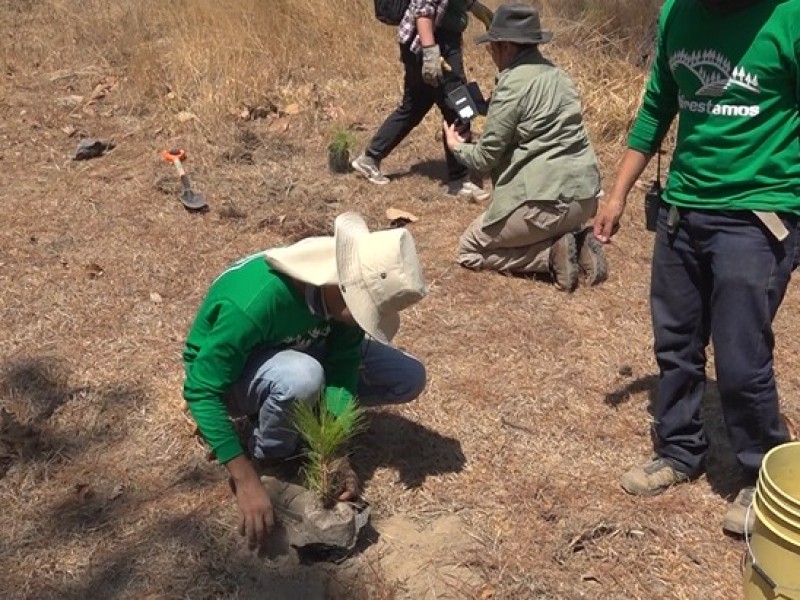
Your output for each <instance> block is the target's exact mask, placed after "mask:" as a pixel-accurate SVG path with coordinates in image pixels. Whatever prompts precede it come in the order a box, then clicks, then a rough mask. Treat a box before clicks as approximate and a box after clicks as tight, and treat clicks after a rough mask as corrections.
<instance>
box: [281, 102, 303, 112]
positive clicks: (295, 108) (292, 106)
mask: <svg viewBox="0 0 800 600" xmlns="http://www.w3.org/2000/svg"><path fill="white" fill-rule="evenodd" d="M282 112H283V114H285V115H298V114H300V105H299V104H297V102H292V103H291V104H287V105H286V106H285V107H284V108H283V111H282Z"/></svg>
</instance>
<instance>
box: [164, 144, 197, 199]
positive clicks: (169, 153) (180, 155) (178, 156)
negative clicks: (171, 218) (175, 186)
mask: <svg viewBox="0 0 800 600" xmlns="http://www.w3.org/2000/svg"><path fill="white" fill-rule="evenodd" d="M161 156H162V157H163V158H164V160H166V161H167V162H170V163H172V164H173V165H175V170H176V171H178V176H179V177H180V178H181V185H182V186H183V190H182V191H181V204H183V206H184V207H185V208H186V210H191V211H203V210H208V204H206V201H205V199H204V198H203V197H202V196H201V195H200V194H196V193H195V192H194V191H193V190H192V185H191V183H189V176H188V175H187V174H186V169H184V168H183V161H184V160H186V151H185V150H176V149H172V150H164V151H163V152H162V153H161Z"/></svg>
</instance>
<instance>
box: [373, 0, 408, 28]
mask: <svg viewBox="0 0 800 600" xmlns="http://www.w3.org/2000/svg"><path fill="white" fill-rule="evenodd" d="M409 4H411V0H375V18H376V19H378V21H380V22H381V23H386V24H387V25H394V26H397V25H400V21H402V20H403V16H405V14H406V11H407V10H408V5H409Z"/></svg>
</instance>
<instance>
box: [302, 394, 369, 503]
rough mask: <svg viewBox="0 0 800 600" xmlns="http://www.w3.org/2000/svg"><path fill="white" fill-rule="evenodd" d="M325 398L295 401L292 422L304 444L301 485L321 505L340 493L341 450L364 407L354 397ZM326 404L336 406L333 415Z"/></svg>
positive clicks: (360, 422)
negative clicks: (302, 481) (313, 494)
mask: <svg viewBox="0 0 800 600" xmlns="http://www.w3.org/2000/svg"><path fill="white" fill-rule="evenodd" d="M338 394H339V395H340V397H339V398H334V399H331V398H325V397H324V396H322V395H320V397H319V398H317V399H316V401H314V402H298V403H296V404H295V408H294V425H295V428H296V429H297V432H298V433H299V434H300V437H302V438H303V440H304V441H305V443H306V459H307V460H306V465H305V466H304V467H303V480H304V485H305V487H306V488H307V489H309V490H310V491H312V492H314V493H316V494H317V495H318V496H319V499H320V501H321V503H322V506H323V507H325V508H330V507H332V506H333V505H334V504H336V500H337V495H338V494H339V493H341V492H340V489H339V488H340V487H341V486H340V482H339V481H338V477H337V474H338V470H339V467H340V465H341V461H342V453H343V451H344V449H345V448H346V446H347V445H348V443H349V442H350V441H351V440H352V439H353V437H354V436H355V435H356V434H358V433H359V432H360V431H362V430H363V428H364V425H365V423H364V409H362V408H360V407H359V406H358V402H357V401H356V399H355V398H350V397H347V398H346V399H344V397H343V396H342V394H343V392H342V391H339V392H338ZM329 404H330V405H333V406H336V407H337V409H338V410H337V412H338V414H334V413H333V412H332V411H331V409H330V406H329Z"/></svg>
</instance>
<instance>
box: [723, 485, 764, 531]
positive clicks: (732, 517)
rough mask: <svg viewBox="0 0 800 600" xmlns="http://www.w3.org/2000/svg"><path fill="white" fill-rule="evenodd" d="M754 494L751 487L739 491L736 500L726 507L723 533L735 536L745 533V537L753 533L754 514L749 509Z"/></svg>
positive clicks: (753, 489)
mask: <svg viewBox="0 0 800 600" xmlns="http://www.w3.org/2000/svg"><path fill="white" fill-rule="evenodd" d="M754 492H755V488H754V487H753V486H749V487H745V488H742V489H741V491H740V492H739V494H738V495H737V496H736V500H734V501H733V502H731V503H730V505H729V506H728V510H727V512H726V513H725V518H724V519H723V520H722V529H723V531H727V532H728V533H733V534H735V535H744V534H745V532H747V535H750V534H752V533H753V524H754V523H755V521H756V515H755V512H754V511H753V509H752V508H751V505H752V504H753V493H754Z"/></svg>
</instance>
